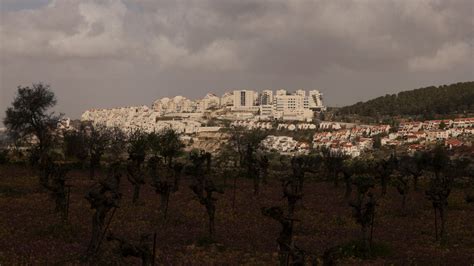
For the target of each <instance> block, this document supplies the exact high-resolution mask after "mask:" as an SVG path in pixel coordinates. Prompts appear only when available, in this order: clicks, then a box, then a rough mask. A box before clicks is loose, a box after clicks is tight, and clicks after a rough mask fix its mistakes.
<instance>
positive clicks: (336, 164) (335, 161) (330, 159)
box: [322, 149, 346, 187]
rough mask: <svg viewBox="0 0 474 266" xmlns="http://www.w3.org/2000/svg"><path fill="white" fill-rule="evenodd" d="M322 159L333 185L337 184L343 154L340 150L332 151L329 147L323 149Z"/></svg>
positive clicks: (342, 162)
mask: <svg viewBox="0 0 474 266" xmlns="http://www.w3.org/2000/svg"><path fill="white" fill-rule="evenodd" d="M322 154H323V161H324V166H325V167H326V170H327V172H328V173H329V176H330V177H331V178H332V180H333V182H334V186H336V187H337V186H339V174H340V173H341V171H342V167H343V164H344V159H345V157H346V156H345V155H344V154H342V153H341V152H334V151H331V150H329V149H323V150H322Z"/></svg>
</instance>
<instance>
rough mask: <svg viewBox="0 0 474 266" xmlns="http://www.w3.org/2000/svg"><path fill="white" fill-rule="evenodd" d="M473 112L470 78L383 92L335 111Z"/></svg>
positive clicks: (369, 113)
mask: <svg viewBox="0 0 474 266" xmlns="http://www.w3.org/2000/svg"><path fill="white" fill-rule="evenodd" d="M472 112H474V82H473V81H470V82H460V83H454V84H450V85H442V86H439V87H435V86H431V87H426V88H420V89H415V90H410V91H402V92H399V93H398V94H391V95H390V94H387V95H385V96H381V97H378V98H375V99H372V100H369V101H367V102H358V103H356V104H354V105H350V106H346V107H342V108H340V109H338V110H337V111H336V114H337V115H341V116H344V115H358V116H366V117H377V116H424V117H429V116H436V115H450V114H462V113H472Z"/></svg>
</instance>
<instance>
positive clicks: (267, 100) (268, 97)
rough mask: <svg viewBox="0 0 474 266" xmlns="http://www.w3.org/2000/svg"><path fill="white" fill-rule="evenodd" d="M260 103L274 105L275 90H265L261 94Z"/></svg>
mask: <svg viewBox="0 0 474 266" xmlns="http://www.w3.org/2000/svg"><path fill="white" fill-rule="evenodd" d="M258 103H259V105H272V104H273V91H272V90H264V91H262V93H260V95H259V101H258Z"/></svg>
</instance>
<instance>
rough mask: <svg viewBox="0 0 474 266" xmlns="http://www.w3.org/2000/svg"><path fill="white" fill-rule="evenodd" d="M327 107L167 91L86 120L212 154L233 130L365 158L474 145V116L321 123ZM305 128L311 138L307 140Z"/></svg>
mask: <svg viewBox="0 0 474 266" xmlns="http://www.w3.org/2000/svg"><path fill="white" fill-rule="evenodd" d="M325 111H326V107H325V106H324V104H323V97H322V93H320V92H319V91H318V90H310V91H305V90H296V91H295V92H288V91H286V90H283V89H280V90H277V91H276V92H275V93H273V91H272V90H264V91H262V92H260V93H259V92H256V91H252V90H234V91H233V92H227V93H224V94H223V95H222V97H218V96H216V95H214V94H211V93H208V94H207V95H206V96H205V97H204V98H203V99H199V100H195V101H193V100H190V99H187V98H186V97H183V96H176V97H173V98H168V97H165V98H161V99H158V100H156V101H154V102H153V104H152V106H151V107H148V106H145V105H144V106H138V107H121V108H112V109H91V110H87V111H85V112H84V113H83V115H82V117H81V120H82V121H91V122H93V123H95V124H103V125H106V126H107V127H117V128H120V129H122V130H123V131H125V132H132V131H134V130H138V129H139V130H143V131H145V132H154V131H155V132H157V131H162V130H164V129H173V130H175V131H176V132H177V133H180V134H181V138H182V139H183V141H184V142H186V143H188V145H189V149H192V148H198V149H206V150H209V151H212V152H216V151H218V150H219V148H220V144H222V143H224V142H226V141H227V140H228V139H229V137H230V134H229V129H231V128H244V129H247V130H255V129H258V130H264V131H268V134H269V135H268V136H267V137H266V138H265V139H264V140H263V141H262V147H263V148H264V149H266V150H267V151H272V152H277V153H280V154H289V155H291V154H308V153H310V151H311V150H313V149H319V150H320V149H323V148H326V149H329V150H330V151H331V152H335V153H336V152H337V153H342V154H344V155H348V156H350V157H358V156H361V155H362V154H364V153H365V152H370V151H372V150H374V148H383V147H387V148H391V149H395V148H398V149H399V150H403V151H406V152H414V151H419V150H423V149H425V148H427V147H430V146H432V145H434V144H439V143H441V144H443V145H445V146H446V147H448V148H450V149H453V148H455V149H457V148H462V147H464V148H467V149H471V147H472V136H473V133H474V118H455V119H448V120H426V121H408V122H407V121H400V122H399V123H398V125H386V124H375V125H374V124H370V125H369V124H360V123H343V122H337V121H322V120H321V119H320V118H321V114H324V112H325ZM302 134H303V135H305V136H308V135H310V136H311V137H310V138H308V137H306V138H301V137H300V136H301V135H302Z"/></svg>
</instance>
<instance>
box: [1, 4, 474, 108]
mask: <svg viewBox="0 0 474 266" xmlns="http://www.w3.org/2000/svg"><path fill="white" fill-rule="evenodd" d="M40 2H41V3H40ZM40 2H36V1H29V0H22V1H10V0H0V3H1V5H0V7H1V9H0V19H1V24H0V63H1V70H0V75H1V76H0V78H1V83H0V90H1V94H0V96H1V98H0V107H1V108H0V111H1V112H2V113H1V114H0V117H2V116H3V110H4V109H5V108H6V106H7V105H8V104H9V103H10V101H11V99H12V97H13V95H14V91H15V89H16V86H18V85H28V84H30V83H31V82H38V81H43V82H46V83H49V84H51V86H52V88H53V89H54V90H55V92H56V93H57V95H58V98H59V105H58V107H57V109H58V110H59V111H62V112H66V114H67V115H70V116H72V117H78V116H79V114H80V113H81V112H82V111H83V110H85V109H87V108H91V107H95V106H104V107H110V106H117V105H134V104H150V103H151V102H152V101H153V99H155V98H158V97H163V96H170V95H175V94H182V95H185V96H188V97H191V98H193V97H201V96H202V95H204V94H205V93H206V92H208V91H213V92H216V93H223V92H224V91H225V90H228V89H232V88H242V87H245V88H254V89H264V88H281V87H286V88H289V89H296V88H308V89H314V88H316V89H320V90H322V91H323V92H324V93H325V96H326V100H327V102H328V103H329V104H331V105H343V104H349V103H353V102H355V101H358V100H363V99H367V98H370V97H374V96H378V95H382V94H385V93H389V92H396V91H399V90H402V89H410V88H415V87H419V86H425V85H432V84H434V85H436V84H444V83H450V82H454V81H464V80H470V79H472V77H473V74H474V66H473V63H472V62H473V61H474V60H473V59H474V58H473V54H472V51H473V47H472V45H473V40H474V32H473V29H474V16H473V6H474V4H473V2H472V1H471V0H465V1H463V0H453V1H442V0H416V1H413V0H402V1H399V0H386V1H375V0H360V1H356V0H354V1H345V0H344V1H343V0H331V1H329V0H315V1H310V0H301V1H298V0H285V1H283V0H281V1H278V0H277V1H256V0H252V1H251V0H240V1H237V0H235V1H234V0H225V1H222V0H191V1H184V0H177V1H165V0H160V1H156V0H123V1H120V0H100V1H99V0H81V1H75V0H52V1H49V2H48V1H40Z"/></svg>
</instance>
